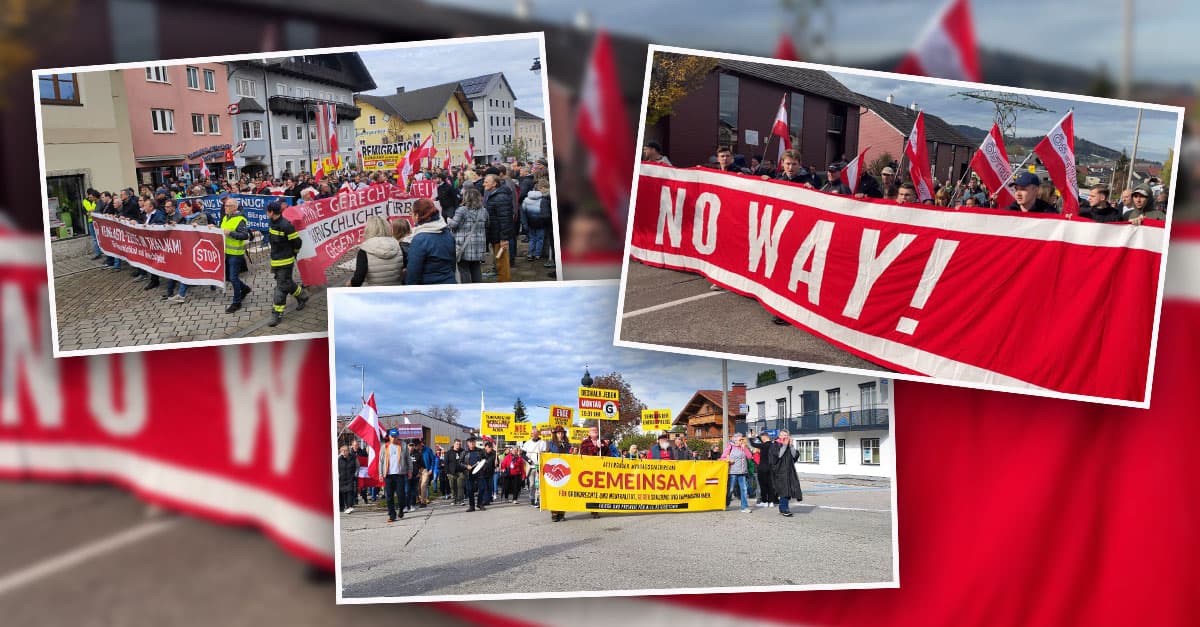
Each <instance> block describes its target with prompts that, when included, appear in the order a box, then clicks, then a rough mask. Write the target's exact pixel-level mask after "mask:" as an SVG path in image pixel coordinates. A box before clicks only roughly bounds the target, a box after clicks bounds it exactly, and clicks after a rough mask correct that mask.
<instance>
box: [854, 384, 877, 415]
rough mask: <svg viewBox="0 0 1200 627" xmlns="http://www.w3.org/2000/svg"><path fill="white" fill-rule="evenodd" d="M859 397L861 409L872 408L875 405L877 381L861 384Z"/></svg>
mask: <svg viewBox="0 0 1200 627" xmlns="http://www.w3.org/2000/svg"><path fill="white" fill-rule="evenodd" d="M858 398H859V401H858V404H859V409H871V408H872V407H875V405H876V401H875V399H876V397H875V382H874V381H872V382H870V383H861V384H859V386H858Z"/></svg>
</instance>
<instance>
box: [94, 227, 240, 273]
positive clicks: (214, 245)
mask: <svg viewBox="0 0 1200 627" xmlns="http://www.w3.org/2000/svg"><path fill="white" fill-rule="evenodd" d="M93 220H94V221H95V222H94V225H95V227H96V242H97V243H98V244H99V245H100V250H101V251H103V252H104V254H106V255H108V256H110V257H117V258H119V259H124V260H125V261H128V262H129V264H130V265H132V266H134V267H136V268H141V269H143V270H146V271H147V272H151V273H153V274H157V275H158V276H161V277H166V278H168V279H175V280H176V281H181V282H183V283H186V284H188V285H212V286H215V287H224V286H225V236H224V234H223V233H222V232H221V229H218V228H216V227H212V226H187V225H173V226H165V225H157V224H156V225H140V224H132V223H129V222H125V221H123V220H118V219H117V218H114V217H112V216H109V215H106V214H95V215H94V216H93Z"/></svg>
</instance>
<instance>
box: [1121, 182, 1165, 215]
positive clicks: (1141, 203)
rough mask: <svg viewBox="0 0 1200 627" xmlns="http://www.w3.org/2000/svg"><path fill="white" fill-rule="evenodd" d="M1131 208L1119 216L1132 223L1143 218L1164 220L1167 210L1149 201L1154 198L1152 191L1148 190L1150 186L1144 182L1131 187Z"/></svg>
mask: <svg viewBox="0 0 1200 627" xmlns="http://www.w3.org/2000/svg"><path fill="white" fill-rule="evenodd" d="M1131 197H1132V199H1133V209H1132V210H1131V211H1126V212H1125V213H1124V214H1123V215H1122V216H1121V218H1122V219H1123V220H1126V221H1128V222H1130V223H1132V224H1141V223H1142V220H1143V219H1144V218H1150V219H1151V220H1166V219H1167V212H1166V210H1164V209H1158V208H1156V207H1155V206H1154V204H1153V202H1152V201H1151V199H1152V198H1154V192H1153V191H1151V190H1150V186H1149V185H1146V184H1145V183H1143V184H1141V185H1138V186H1137V187H1135V188H1133V193H1132V196H1131Z"/></svg>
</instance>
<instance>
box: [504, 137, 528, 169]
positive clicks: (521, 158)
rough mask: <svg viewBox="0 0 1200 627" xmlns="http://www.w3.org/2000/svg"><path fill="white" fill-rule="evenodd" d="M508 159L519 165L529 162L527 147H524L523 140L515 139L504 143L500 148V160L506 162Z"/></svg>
mask: <svg viewBox="0 0 1200 627" xmlns="http://www.w3.org/2000/svg"><path fill="white" fill-rule="evenodd" d="M509 157H512V158H513V159H515V160H517V161H518V162H520V163H527V162H529V147H528V146H526V145H525V140H524V139H522V138H520V137H517V138H515V139H510V140H508V141H506V142H504V146H502V147H501V148H500V159H502V160H504V161H507V160H508V159H509Z"/></svg>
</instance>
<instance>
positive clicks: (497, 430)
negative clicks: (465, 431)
mask: <svg viewBox="0 0 1200 627" xmlns="http://www.w3.org/2000/svg"><path fill="white" fill-rule="evenodd" d="M512 423H513V415H512V414H494V413H492V412H484V414H483V420H481V421H480V423H479V433H480V435H490V436H493V437H495V436H503V437H508V433H509V430H510V428H511V426H512Z"/></svg>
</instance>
